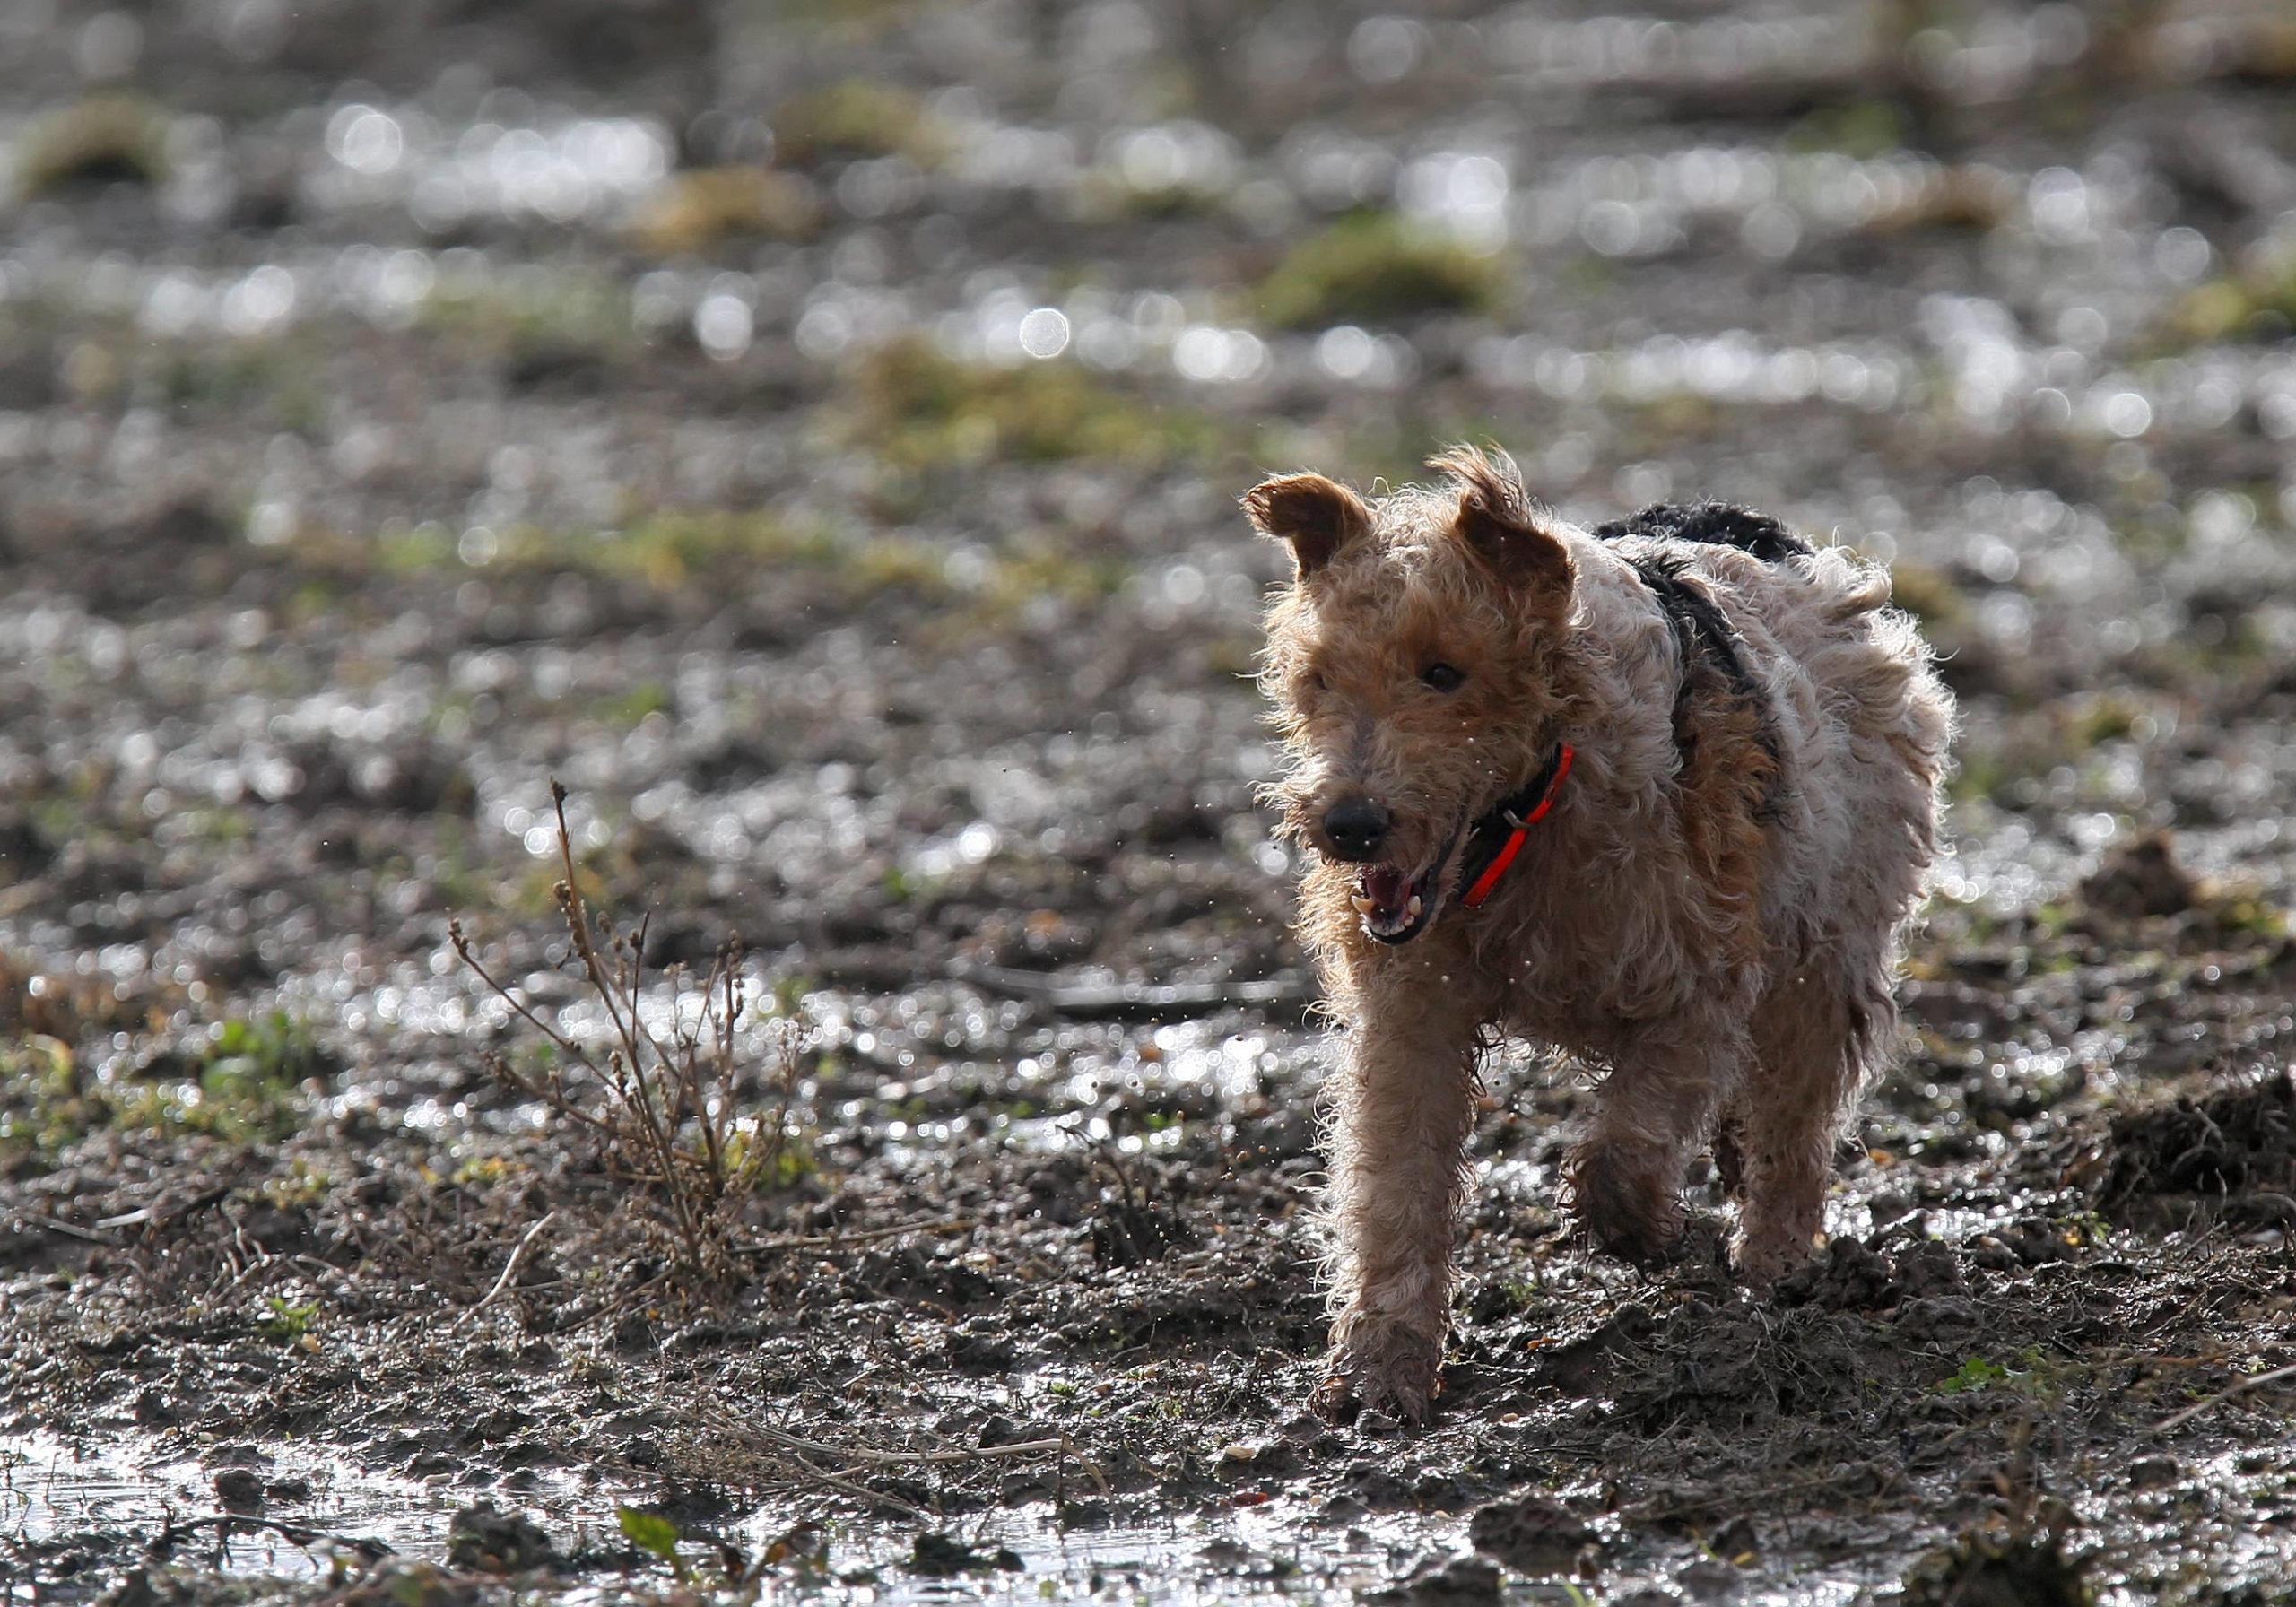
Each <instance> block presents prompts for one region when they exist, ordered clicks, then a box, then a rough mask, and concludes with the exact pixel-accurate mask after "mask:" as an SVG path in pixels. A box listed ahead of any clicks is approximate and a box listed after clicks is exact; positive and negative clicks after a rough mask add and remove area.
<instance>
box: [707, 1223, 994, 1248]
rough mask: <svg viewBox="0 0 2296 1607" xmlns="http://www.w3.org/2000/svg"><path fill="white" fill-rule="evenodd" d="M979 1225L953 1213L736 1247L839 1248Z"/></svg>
mask: <svg viewBox="0 0 2296 1607" xmlns="http://www.w3.org/2000/svg"><path fill="white" fill-rule="evenodd" d="M979 1226H980V1222H979V1220H978V1219H977V1218H974V1217H969V1216H961V1217H952V1218H951V1219H950V1220H947V1221H938V1222H896V1223H894V1224H893V1225H892V1226H891V1227H890V1228H863V1229H857V1230H856V1231H854V1232H851V1233H787V1234H783V1235H781V1236H780V1237H778V1238H748V1239H742V1240H738V1241H737V1242H736V1243H735V1246H734V1248H735V1249H737V1250H740V1251H743V1252H744V1253H745V1254H748V1255H770V1254H771V1253H772V1252H774V1251H776V1250H837V1249H842V1248H844V1247H846V1246H848V1245H873V1244H876V1243H878V1242H879V1241H881V1240H883V1239H888V1238H900V1237H901V1236H902V1235H903V1234H908V1233H970V1232H971V1231H972V1230H973V1229H975V1228H978V1227H979Z"/></svg>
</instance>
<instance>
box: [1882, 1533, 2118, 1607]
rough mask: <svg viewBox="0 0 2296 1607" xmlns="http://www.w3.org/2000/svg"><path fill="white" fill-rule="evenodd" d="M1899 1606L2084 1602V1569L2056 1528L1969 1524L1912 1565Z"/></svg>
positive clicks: (2051, 1606)
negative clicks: (2005, 1529) (2001, 1529)
mask: <svg viewBox="0 0 2296 1607" xmlns="http://www.w3.org/2000/svg"><path fill="white" fill-rule="evenodd" d="M1898 1599H1899V1601H1900V1603H1902V1604H1903V1607H2088V1603H2090V1602H2091V1601H2092V1600H2093V1599H2094V1596H2093V1594H2092V1592H2091V1590H2090V1587H2089V1581H2088V1577H2087V1572H2086V1569H2085V1568H2084V1567H2083V1562H2082V1560H2081V1559H2078V1558H2074V1557H2068V1556H2066V1553H2065V1544H2064V1540H2063V1537H2062V1536H2061V1535H2060V1534H2058V1533H2057V1531H2055V1530H2053V1529H2051V1530H2045V1531H2043V1532H2041V1533H2031V1534H2021V1533H1996V1532H1993V1531H1988V1530H1972V1531H1971V1532H1970V1533H1966V1534H1963V1535H1961V1537H1960V1538H1959V1539H1958V1540H1956V1541H1954V1542H1953V1543H1952V1545H1949V1546H1941V1547H1939V1548H1938V1549H1937V1550H1936V1551H1932V1552H1930V1553H1929V1554H1928V1555H1926V1557H1924V1558H1922V1559H1921V1560H1920V1561H1919V1562H1917V1563H1916V1564H1914V1566H1913V1569H1912V1571H1911V1572H1909V1574H1907V1575H1906V1579H1905V1585H1904V1588H1903V1591H1902V1593H1901V1594H1900V1596H1899V1598H1898Z"/></svg>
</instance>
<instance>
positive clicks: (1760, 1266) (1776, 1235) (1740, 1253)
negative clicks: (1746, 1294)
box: [1730, 1229, 1816, 1290]
mask: <svg viewBox="0 0 2296 1607" xmlns="http://www.w3.org/2000/svg"><path fill="white" fill-rule="evenodd" d="M1815 1253H1816V1252H1815V1248H1814V1246H1813V1240H1812V1238H1805V1237H1803V1236H1801V1235H1799V1234H1796V1233H1793V1232H1790V1231H1785V1230H1779V1229H1772V1230H1770V1231H1768V1232H1762V1231H1755V1232H1752V1233H1747V1234H1743V1235H1742V1236H1741V1237H1740V1238H1739V1239H1738V1242H1737V1243H1736V1244H1735V1245H1734V1246H1733V1247H1731V1251H1730V1264H1731V1267H1732V1269H1733V1270H1735V1272H1736V1273H1737V1274H1738V1278H1739V1281H1742V1282H1744V1283H1746V1284H1749V1285H1751V1286H1752V1288H1754V1289H1757V1290H1766V1289H1768V1288H1770V1286H1771V1285H1772V1284H1775V1283H1776V1282H1778V1281H1779V1279H1781V1278H1784V1277H1786V1276H1787V1274H1788V1273H1795V1272H1798V1271H1799V1270H1801V1269H1802V1268H1803V1267H1804V1266H1806V1265H1807V1264H1809V1262H1810V1259H1811V1257H1812V1256H1813V1255H1814V1254H1815Z"/></svg>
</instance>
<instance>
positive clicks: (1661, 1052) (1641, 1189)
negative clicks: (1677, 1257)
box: [1567, 1012, 1752, 1266]
mask: <svg viewBox="0 0 2296 1607" xmlns="http://www.w3.org/2000/svg"><path fill="white" fill-rule="evenodd" d="M1751 1058H1752V1055H1751V1051H1750V1047H1749V1045H1748V1043H1747V1040H1746V1036H1745V1031H1744V1027H1743V1026H1741V1025H1739V1024H1738V1021H1737V1020H1736V1019H1735V1017H1734V1016H1733V1015H1732V1014H1731V1013H1728V1012H1716V1013H1713V1014H1709V1013H1707V1012H1692V1013H1689V1014H1684V1015H1679V1016H1673V1017H1668V1018H1666V1019H1665V1020H1664V1021H1656V1022H1651V1023H1648V1024H1647V1025H1644V1026H1643V1027H1641V1028H1639V1029H1638V1030H1636V1031H1635V1032H1634V1033H1632V1034H1631V1036H1630V1037H1629V1038H1627V1039H1626V1040H1625V1041H1624V1042H1623V1043H1622V1046H1621V1049H1620V1053H1619V1055H1618V1056H1617V1069H1616V1070H1615V1071H1614V1072H1613V1073H1612V1075H1611V1078H1610V1081H1608V1082H1607V1083H1606V1084H1605V1087H1604V1089H1603V1098H1602V1108H1601V1109H1600V1111H1599V1112H1598V1113H1597V1115H1596V1117H1595V1123H1594V1126H1593V1129H1592V1130H1591V1131H1590V1132H1589V1133H1588V1134H1587V1136H1586V1137H1585V1138H1584V1139H1582V1140H1580V1141H1579V1142H1578V1145H1577V1146H1576V1147H1575V1148H1573V1149H1572V1151H1571V1152H1570V1161H1569V1163H1568V1168H1567V1182H1568V1193H1569V1197H1570V1204H1571V1207H1572V1209H1573V1210H1574V1211H1575V1212H1577V1213H1578V1220H1579V1222H1580V1223H1581V1225H1583V1226H1584V1227H1585V1228H1586V1229H1587V1231H1588V1232H1589V1233H1591V1234H1592V1235H1593V1236H1594V1237H1595V1238H1596V1241H1597V1242H1598V1243H1600V1244H1601V1245H1602V1247H1604V1248H1605V1249H1606V1250H1608V1251H1610V1252H1611V1253H1612V1254H1613V1255H1617V1256H1619V1257H1620V1258H1621V1259H1622V1260H1625V1261H1631V1262H1632V1263H1634V1264H1636V1265H1638V1266H1648V1265H1650V1264H1653V1263H1656V1262H1658V1261H1662V1260H1664V1259H1665V1255H1666V1253H1667V1251H1668V1250H1670V1249H1671V1248H1672V1247H1673V1246H1674V1241H1675V1239H1676V1238H1679V1237H1680V1235H1681V1233H1682V1226H1683V1205H1682V1181H1683V1167H1684V1163H1685V1162H1686V1161H1687V1160H1688V1159H1689V1155H1690V1151H1691V1148H1692V1145H1694V1144H1696V1143H1697V1142H1699V1141H1700V1140H1701V1139H1702V1138H1704V1137H1705V1136H1706V1134H1707V1133H1708V1131H1709V1129H1710V1127H1711V1126H1712V1125H1713V1121H1714V1116H1715V1113H1716V1112H1717V1111H1718V1109H1720V1108H1721V1107H1722V1104H1723V1101H1724V1100H1725V1099H1727V1098H1728V1097H1729V1096H1730V1095H1731V1094H1732V1093H1733V1092H1734V1091H1735V1090H1736V1088H1737V1087H1738V1085H1739V1083H1740V1082H1741V1081H1742V1080H1743V1078H1744V1073H1745V1071H1746V1068H1747V1064H1748V1062H1749V1061H1750V1060H1751Z"/></svg>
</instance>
